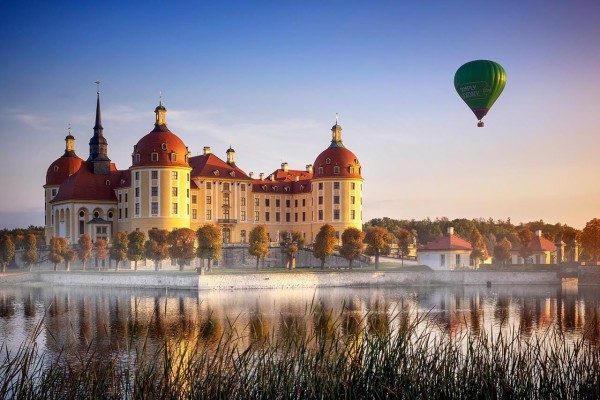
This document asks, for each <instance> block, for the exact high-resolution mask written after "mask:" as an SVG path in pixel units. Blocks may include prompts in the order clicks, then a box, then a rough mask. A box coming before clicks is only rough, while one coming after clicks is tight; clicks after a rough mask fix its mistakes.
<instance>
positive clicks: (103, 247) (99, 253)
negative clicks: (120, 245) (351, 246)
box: [94, 239, 108, 268]
mask: <svg viewBox="0 0 600 400" xmlns="http://www.w3.org/2000/svg"><path fill="white" fill-rule="evenodd" d="M94 256H95V257H94V258H95V259H96V268H98V265H100V262H104V260H106V257H107V256H108V243H107V242H106V240H104V239H96V243H94Z"/></svg>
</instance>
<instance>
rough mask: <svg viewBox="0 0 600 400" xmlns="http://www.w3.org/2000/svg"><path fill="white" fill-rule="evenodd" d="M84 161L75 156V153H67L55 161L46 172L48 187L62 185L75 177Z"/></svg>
mask: <svg viewBox="0 0 600 400" xmlns="http://www.w3.org/2000/svg"><path fill="white" fill-rule="evenodd" d="M82 163H83V160H82V159H81V158H79V157H77V156H76V155H75V152H69V151H65V154H64V155H63V156H62V157H60V158H58V159H57V160H55V161H54V162H53V163H52V164H50V166H49V167H48V171H46V186H55V185H60V184H61V183H62V182H63V181H64V180H65V179H67V178H68V177H69V176H71V175H73V174H74V173H75V172H77V170H79V168H80V167H81V164H82Z"/></svg>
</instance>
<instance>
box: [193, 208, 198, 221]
mask: <svg viewBox="0 0 600 400" xmlns="http://www.w3.org/2000/svg"><path fill="white" fill-rule="evenodd" d="M192 219H198V210H196V209H195V208H192Z"/></svg>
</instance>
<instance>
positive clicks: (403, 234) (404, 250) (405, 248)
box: [394, 228, 414, 266]
mask: <svg viewBox="0 0 600 400" xmlns="http://www.w3.org/2000/svg"><path fill="white" fill-rule="evenodd" d="M394 236H395V237H396V240H397V241H398V253H400V260H401V265H402V266H404V257H406V255H408V252H409V251H410V245H411V244H412V243H413V241H414V238H413V235H412V233H411V232H410V231H409V230H408V229H404V228H397V229H396V230H394Z"/></svg>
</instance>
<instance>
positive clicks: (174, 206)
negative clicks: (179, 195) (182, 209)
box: [171, 203, 179, 214]
mask: <svg viewBox="0 0 600 400" xmlns="http://www.w3.org/2000/svg"><path fill="white" fill-rule="evenodd" d="M178 206H179V204H177V203H173V204H171V213H172V214H179V208H178Z"/></svg>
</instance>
